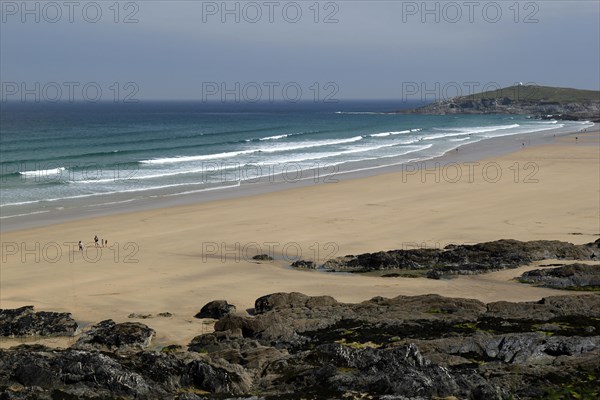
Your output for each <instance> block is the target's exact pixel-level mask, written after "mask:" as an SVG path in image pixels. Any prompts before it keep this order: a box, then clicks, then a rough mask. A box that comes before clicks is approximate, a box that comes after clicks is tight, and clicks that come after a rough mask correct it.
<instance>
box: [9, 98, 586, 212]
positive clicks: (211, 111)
mask: <svg viewBox="0 0 600 400" xmlns="http://www.w3.org/2000/svg"><path fill="white" fill-rule="evenodd" d="M398 108H400V107H399V106H398V105H397V104H394V103H381V102H379V103H378V102H363V103H361V102H345V103H340V104H329V105H318V104H305V105H293V106H292V105H289V104H284V105H277V104H266V105H253V106H249V105H236V104H234V105H231V104H212V105H210V104H205V103H158V102H156V103H152V102H151V103H139V104H133V105H123V104H121V105H114V104H66V105H64V104H54V105H53V104H22V103H18V104H3V107H2V114H1V117H2V123H1V124H0V183H1V189H2V190H1V196H0V213H1V215H0V217H1V218H13V217H15V216H21V215H27V214H32V213H45V212H50V211H52V210H53V209H63V208H64V207H68V206H69V205H70V204H71V203H72V202H74V201H79V202H81V201H85V202H87V203H90V204H107V203H110V202H116V201H115V199H117V197H118V202H126V201H135V199H139V198H145V197H153V196H154V197H160V196H177V195H180V194H184V193H191V192H202V191H204V190H221V189H232V188H235V187H236V186H239V185H242V184H249V183H252V182H255V181H256V180H257V178H258V177H263V178H264V179H268V180H272V181H273V182H276V181H281V180H300V179H310V178H311V177H314V172H311V171H315V170H320V171H322V173H335V172H337V171H347V170H360V169H361V168H373V167H376V166H381V165H391V164H397V163H399V162H407V161H414V160H426V159H430V158H432V157H436V156H439V155H442V154H443V153H445V152H446V151H448V150H451V149H453V148H455V147H457V146H460V145H464V144H467V143H473V142H477V141H480V140H484V139H486V138H491V137H498V136H505V135H514V134H521V133H535V132H541V131H545V130H551V129H555V128H564V127H565V126H566V125H569V124H572V125H574V126H575V125H576V126H577V127H580V126H581V123H576V122H563V121H561V122H558V121H539V120H534V119H530V118H527V116H506V115H477V116H424V115H399V114H389V113H386V112H388V111H392V110H396V109H398ZM567 127H568V126H567ZM115 196H117V197H115Z"/></svg>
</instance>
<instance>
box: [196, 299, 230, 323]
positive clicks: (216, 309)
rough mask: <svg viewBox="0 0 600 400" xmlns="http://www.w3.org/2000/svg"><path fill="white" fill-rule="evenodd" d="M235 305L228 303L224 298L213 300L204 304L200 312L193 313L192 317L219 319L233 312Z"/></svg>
mask: <svg viewBox="0 0 600 400" xmlns="http://www.w3.org/2000/svg"><path fill="white" fill-rule="evenodd" d="M235 310H236V309H235V306H234V305H233V304H229V303H228V302H227V301H226V300H213V301H211V302H210V303H207V304H205V305H204V306H203V307H202V308H201V309H200V312H199V313H197V314H196V315H194V318H213V319H219V318H222V317H224V316H226V315H228V314H231V313H234V312H235Z"/></svg>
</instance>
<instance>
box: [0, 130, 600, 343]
mask: <svg viewBox="0 0 600 400" xmlns="http://www.w3.org/2000/svg"><path fill="white" fill-rule="evenodd" d="M575 136H578V138H579V139H578V141H577V143H575V139H574V137H575ZM599 137H600V136H599V135H598V133H597V132H594V133H588V134H581V133H578V134H572V135H569V136H565V137H562V138H559V139H557V140H556V143H554V144H551V145H542V146H538V147H528V146H525V148H523V149H520V150H519V151H517V152H514V153H511V154H508V155H506V156H502V157H498V158H495V159H488V160H482V161H480V162H479V164H478V165H470V166H469V165H460V168H457V167H456V166H453V167H447V168H446V169H440V168H437V169H436V168H435V165H434V164H433V163H428V164H427V165H426V167H427V168H428V171H429V172H428V173H427V174H426V175H423V174H422V173H421V171H411V173H410V174H408V173H407V172H404V173H403V172H398V173H393V174H386V175H379V176H375V177H369V178H364V179H355V180H347V181H342V182H339V183H335V184H321V185H316V186H310V187H303V188H296V189H294V188H293V185H290V189H289V190H287V189H286V190H282V191H278V192H274V193H268V194H262V195H257V196H253V197H245V198H238V199H233V200H222V201H216V202H211V203H203V204H197V205H193V206H181V207H173V208H165V209H157V210H150V211H140V212H134V213H128V214H121V215H113V216H107V217H100V218H93V219H87V220H80V221H75V222H68V223H63V224H56V225H52V226H46V227H41V228H36V229H28V230H22V231H13V232H10V233H3V234H2V266H1V270H0V308H15V307H20V306H23V305H29V304H31V305H34V306H35V307H36V308H37V309H38V310H47V311H68V312H71V313H73V315H74V317H75V319H76V320H78V321H79V322H82V323H84V324H85V323H94V322H98V321H100V320H103V319H107V318H112V319H114V320H115V321H117V322H123V321H133V320H136V319H129V318H128V315H129V314H130V313H140V314H153V315H156V314H157V313H160V312H166V311H168V312H171V313H172V314H173V317H168V318H165V317H156V316H155V317H153V318H150V319H144V320H141V321H142V322H144V323H146V324H147V325H149V326H151V327H152V328H154V329H156V330H157V341H156V343H158V344H167V343H179V344H186V343H187V342H189V340H190V339H191V338H192V337H194V336H196V335H198V334H199V333H201V332H203V331H208V330H210V329H212V328H211V326H210V325H205V323H204V322H205V321H202V320H198V319H194V318H193V315H194V314H195V313H196V312H197V311H198V310H199V309H200V307H201V306H202V305H204V304H205V303H207V302H208V301H210V300H215V299H226V300H228V301H229V302H230V303H233V304H235V305H236V306H237V308H238V311H239V312H244V310H245V309H247V308H251V307H253V304H254V300H255V299H256V298H257V297H259V296H262V295H265V294H268V293H273V292H279V291H284V292H289V291H297V292H303V293H306V294H309V295H324V294H327V295H331V296H333V297H335V298H336V299H338V300H340V301H345V302H358V301H363V300H366V299H369V298H371V297H373V296H386V297H394V296H397V295H417V294H426V293H438V294H441V295H444V296H453V297H469V298H476V299H479V300H482V301H484V302H490V301H496V300H511V301H528V300H537V299H539V298H541V297H543V296H549V295H559V294H568V292H562V291H557V290H552V289H543V288H533V287H530V286H527V285H523V284H519V283H516V282H513V281H511V279H512V278H513V277H515V276H517V275H519V274H521V273H522V272H523V271H525V270H527V269H532V268H534V267H535V266H528V267H523V268H520V269H518V270H510V271H500V272H496V273H491V274H487V275H480V276H468V277H467V276H465V277H458V278H456V279H451V280H439V281H436V280H429V279H409V278H404V279H402V278H377V277H367V276H358V275H344V274H326V273H321V272H312V271H295V270H291V269H289V268H287V267H286V265H289V262H287V261H286V259H285V257H286V256H287V257H289V258H292V257H293V256H294V255H296V253H297V252H301V257H302V258H304V259H315V258H317V259H320V260H324V259H326V258H330V257H333V256H339V255H345V254H357V253H361V252H372V251H378V250H389V249H399V248H410V247H414V246H416V245H419V246H421V245H424V246H428V247H434V246H445V245H446V244H449V243H472V242H482V241H488V240H496V239H501V238H512V239H519V240H534V239H557V240H564V241H570V242H573V243H588V242H592V241H594V240H596V239H597V238H598V234H600V142H599ZM450 157H451V155H450ZM458 170H460V171H461V173H462V177H461V178H460V179H459V180H458V182H454V181H455V177H456V173H457V171H458ZM424 171H425V170H424ZM435 171H437V173H438V174H439V179H436V176H435V173H436V172H435ZM517 171H518V174H517ZM413 172H414V173H413ZM497 172H500V173H501V176H500V177H498V176H497ZM574 233H575V234H576V235H574ZM94 234H98V235H99V236H100V237H101V239H104V238H106V239H108V240H109V245H110V246H111V247H110V248H104V249H101V252H100V253H98V254H99V256H98V258H99V259H98V261H96V262H92V261H93V259H94V258H96V250H95V249H94V247H93V243H91V242H92V238H93V236H94ZM78 240H84V241H86V242H88V243H87V244H86V245H87V246H88V247H87V248H86V252H85V255H82V254H81V253H79V252H77V251H71V250H69V248H68V246H67V245H65V244H63V243H64V242H77V241H78ZM54 243H58V244H57V245H55V244H54ZM36 245H37V246H38V248H37V250H36ZM25 248H27V249H28V250H30V252H25ZM115 249H118V251H116V250H115ZM271 249H273V250H274V254H275V256H276V258H277V259H278V260H276V261H275V262H273V263H263V264H258V263H256V262H252V261H251V260H249V258H250V257H251V256H253V255H255V254H256V253H270V252H271V251H270V250H271ZM13 253H15V254H13ZM53 259H55V260H54V262H52V261H53ZM129 261H134V262H129ZM51 341H53V342H51V343H49V344H52V343H54V344H56V345H65V344H68V340H67V341H65V340H57V339H51ZM14 343H15V341H14V340H7V339H4V340H3V343H1V344H0V345H2V346H9V345H12V344H14Z"/></svg>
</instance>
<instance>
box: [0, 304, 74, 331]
mask: <svg viewBox="0 0 600 400" xmlns="http://www.w3.org/2000/svg"><path fill="white" fill-rule="evenodd" d="M77 329H78V327H77V323H76V322H75V320H74V319H73V318H72V317H71V314H70V313H57V312H48V311H37V312H36V311H34V310H33V306H25V307H20V308H16V309H4V310H3V309H0V336H12V337H19V336H73V335H74V334H75V333H76V332H77Z"/></svg>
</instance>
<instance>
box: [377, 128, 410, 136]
mask: <svg viewBox="0 0 600 400" xmlns="http://www.w3.org/2000/svg"><path fill="white" fill-rule="evenodd" d="M410 132H411V131H410V130H408V131H397V132H381V133H373V134H371V135H369V136H370V137H385V136H392V135H400V134H402V133H410Z"/></svg>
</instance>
